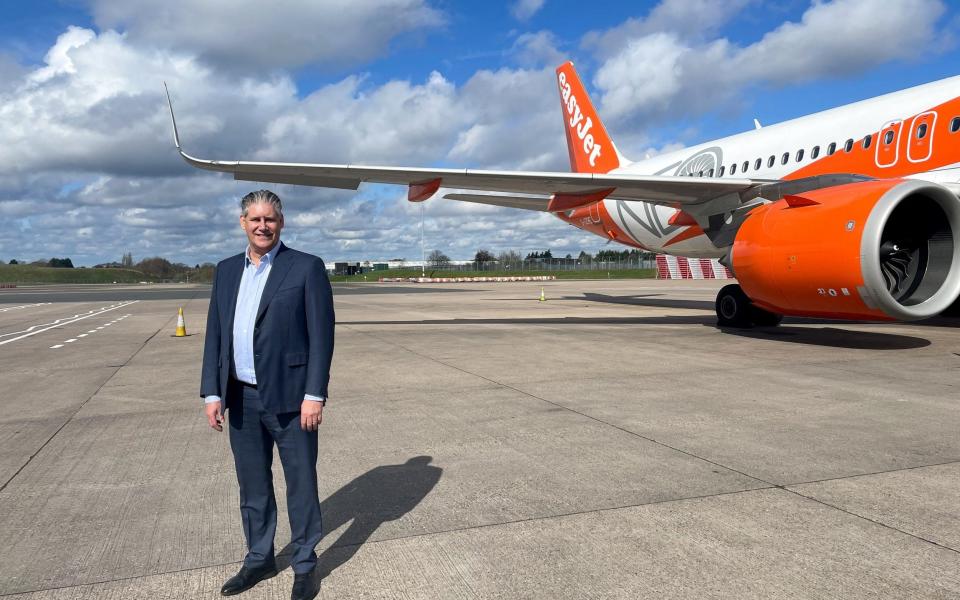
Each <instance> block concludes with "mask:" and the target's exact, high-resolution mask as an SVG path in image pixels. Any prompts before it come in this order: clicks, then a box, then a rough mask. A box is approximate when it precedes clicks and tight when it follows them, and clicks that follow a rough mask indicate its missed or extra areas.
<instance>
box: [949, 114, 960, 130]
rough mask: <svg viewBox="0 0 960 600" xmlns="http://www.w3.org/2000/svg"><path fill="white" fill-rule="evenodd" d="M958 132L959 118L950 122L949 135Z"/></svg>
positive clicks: (959, 127) (959, 126) (959, 128)
mask: <svg viewBox="0 0 960 600" xmlns="http://www.w3.org/2000/svg"><path fill="white" fill-rule="evenodd" d="M958 131H960V117H954V118H953V120H952V121H950V133H956V132H958Z"/></svg>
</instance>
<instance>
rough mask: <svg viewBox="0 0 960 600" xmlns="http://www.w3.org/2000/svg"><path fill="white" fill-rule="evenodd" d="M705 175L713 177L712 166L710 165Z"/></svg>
mask: <svg viewBox="0 0 960 600" xmlns="http://www.w3.org/2000/svg"><path fill="white" fill-rule="evenodd" d="M707 177H713V168H712V167H711V168H710V170H709V171H707Z"/></svg>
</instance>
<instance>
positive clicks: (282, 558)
mask: <svg viewBox="0 0 960 600" xmlns="http://www.w3.org/2000/svg"><path fill="white" fill-rule="evenodd" d="M431 460H433V457H431V456H415V457H413V458H411V459H409V460H407V462H406V463H404V464H398V465H383V466H380V467H376V468H374V469H370V470H369V471H367V472H366V473H364V474H363V475H360V476H359V477H357V478H356V479H354V480H353V481H351V482H349V483H347V484H346V485H344V486H343V487H341V488H340V489H339V490H337V491H336V492H334V493H333V494H331V495H330V496H328V497H327V499H326V500H324V501H323V502H322V503H321V505H320V508H321V514H322V515H323V530H324V531H336V530H337V529H339V528H340V527H341V526H343V525H344V524H345V523H347V522H348V521H349V522H350V526H349V527H348V528H347V530H346V531H344V532H343V534H341V535H340V537H339V538H338V539H337V541H336V542H334V543H333V544H332V545H331V546H330V547H329V548H327V550H325V551H324V552H323V554H321V555H320V557H319V561H318V565H317V570H318V577H319V579H321V580H322V579H323V578H325V577H326V576H327V575H329V574H330V573H332V572H333V571H335V570H336V569H337V568H339V567H340V566H341V565H343V564H345V563H346V562H347V561H349V560H350V559H351V558H353V555H354V554H356V553H357V551H358V550H359V549H360V547H361V546H363V544H364V543H366V541H367V540H368V539H369V538H370V536H371V535H373V534H374V532H376V530H377V529H378V528H379V527H380V526H381V525H382V524H384V523H386V522H387V521H395V520H397V519H399V518H400V517H402V516H403V515H405V514H407V513H408V512H410V511H411V510H413V508H414V507H416V506H417V505H418V504H420V502H421V501H422V500H423V499H424V498H425V497H426V496H427V494H429V493H430V492H431V490H433V488H434V486H435V485H437V482H438V481H440V476H441V475H442V474H443V469H441V468H440V467H437V466H434V465H431V464H430V461H431ZM288 566H290V548H289V546H288V547H286V548H284V549H283V550H281V551H280V553H279V554H277V569H278V570H283V569H286V568H287V567H288Z"/></svg>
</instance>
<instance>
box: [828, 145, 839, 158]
mask: <svg viewBox="0 0 960 600" xmlns="http://www.w3.org/2000/svg"><path fill="white" fill-rule="evenodd" d="M836 151H837V143H836V142H830V145H829V146H827V156H832V155H833V153H834V152H836Z"/></svg>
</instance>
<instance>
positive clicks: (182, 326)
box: [174, 306, 187, 337]
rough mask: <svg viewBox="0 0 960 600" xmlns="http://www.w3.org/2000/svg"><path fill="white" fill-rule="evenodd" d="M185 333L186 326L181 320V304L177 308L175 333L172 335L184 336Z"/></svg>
mask: <svg viewBox="0 0 960 600" xmlns="http://www.w3.org/2000/svg"><path fill="white" fill-rule="evenodd" d="M186 335H187V326H186V324H184V322H183V307H182V306H181V307H180V308H179V309H178V310H177V333H175V334H174V337H186Z"/></svg>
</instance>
